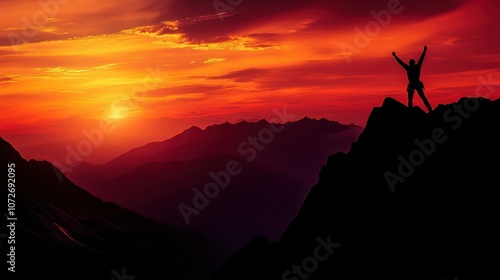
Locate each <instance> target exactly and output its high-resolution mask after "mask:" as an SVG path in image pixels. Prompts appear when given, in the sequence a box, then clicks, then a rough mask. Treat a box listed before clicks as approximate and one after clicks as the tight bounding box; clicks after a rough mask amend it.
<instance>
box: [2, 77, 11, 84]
mask: <svg viewBox="0 0 500 280" xmlns="http://www.w3.org/2000/svg"><path fill="white" fill-rule="evenodd" d="M12 81H14V79H12V78H11V77H0V83H6V82H12Z"/></svg>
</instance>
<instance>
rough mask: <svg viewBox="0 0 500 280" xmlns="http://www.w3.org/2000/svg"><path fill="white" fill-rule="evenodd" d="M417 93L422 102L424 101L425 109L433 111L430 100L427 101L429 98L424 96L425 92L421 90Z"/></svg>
mask: <svg viewBox="0 0 500 280" xmlns="http://www.w3.org/2000/svg"><path fill="white" fill-rule="evenodd" d="M417 92H418V96H420V98H422V101H424V104H425V107H427V110H429V112H430V111H432V107H431V104H430V103H429V100H427V98H426V97H425V95H424V91H423V90H422V89H421V88H419V89H417Z"/></svg>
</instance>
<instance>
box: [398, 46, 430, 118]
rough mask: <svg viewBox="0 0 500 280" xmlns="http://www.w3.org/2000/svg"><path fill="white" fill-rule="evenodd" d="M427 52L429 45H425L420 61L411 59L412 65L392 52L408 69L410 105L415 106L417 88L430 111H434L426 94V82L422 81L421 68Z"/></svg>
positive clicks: (407, 89)
mask: <svg viewBox="0 0 500 280" xmlns="http://www.w3.org/2000/svg"><path fill="white" fill-rule="evenodd" d="M426 52H427V46H424V51H423V52H422V55H421V56H420V59H419V60H418V63H417V64H415V59H410V65H408V64H406V63H404V62H403V61H402V60H401V59H399V57H397V55H396V53H395V52H392V55H393V56H394V57H395V58H396V60H397V61H398V63H399V64H401V66H403V68H404V69H405V70H406V74H407V75H408V81H409V83H408V87H407V88H406V91H407V92H408V107H410V108H412V107H413V94H414V93H415V90H417V93H418V96H420V98H422V101H424V104H425V106H426V107H427V109H428V110H429V111H432V107H431V104H429V101H428V100H427V98H426V97H425V95H424V83H423V82H422V81H420V68H422V62H423V61H424V58H425V53H426Z"/></svg>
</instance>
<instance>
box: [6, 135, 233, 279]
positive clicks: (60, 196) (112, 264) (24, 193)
mask: <svg viewBox="0 0 500 280" xmlns="http://www.w3.org/2000/svg"><path fill="white" fill-rule="evenodd" d="M0 162H1V166H2V167H3V168H4V170H3V172H2V173H3V174H5V175H4V176H2V178H5V176H6V175H7V164H10V163H14V164H15V175H16V176H15V186H16V187H15V190H16V192H15V195H16V197H15V199H16V205H15V210H16V211H15V215H16V217H17V218H18V220H17V221H16V277H18V279H86V280H87V279H106V280H109V279H113V278H116V275H115V274H113V271H114V273H116V274H117V275H120V276H121V277H122V276H125V275H129V276H130V275H131V276H137V279H139V278H140V279H196V280H198V279H207V278H208V276H209V275H210V273H211V271H213V270H214V269H215V268H216V267H217V265H220V261H221V260H222V259H221V258H222V256H223V255H222V254H221V253H220V250H219V249H218V248H217V247H216V246H215V245H214V242H213V241H211V240H210V239H208V238H207V237H205V236H203V235H201V234H199V233H196V232H194V231H189V230H178V229H174V228H172V227H170V226H167V225H163V224H159V223H156V222H153V221H151V220H148V219H145V218H143V217H141V216H139V215H137V214H135V213H133V212H131V211H129V210H126V209H123V208H121V207H119V206H117V205H116V204H113V203H104V202H102V201H101V200H100V199H98V198H96V197H94V196H92V195H90V194H89V193H88V192H86V191H84V190H83V189H80V188H79V187H77V186H76V185H74V184H73V183H72V182H71V181H69V180H68V179H66V178H65V179H64V180H63V182H62V183H61V182H60V181H59V180H58V177H57V173H56V172H55V170H54V166H52V165H51V164H50V163H48V162H42V161H35V160H30V161H26V160H24V159H23V158H22V157H21V156H20V154H19V153H18V152H17V151H16V150H15V149H14V148H13V147H12V146H11V145H10V144H9V143H7V142H6V141H4V140H3V139H2V138H0ZM2 181H3V182H5V183H4V184H5V185H4V186H7V179H6V178H5V180H2ZM6 192H7V188H6V187H5V188H4V191H3V192H2V193H3V194H4V195H5V196H4V197H7V194H6ZM4 205H5V204H4ZM5 211H6V207H4V215H3V216H4V217H7V212H5ZM3 231H4V230H2V232H3ZM10 246H11V245H10V244H8V243H7V242H1V243H0V251H1V254H2V255H3V256H5V255H6V254H8V253H9V252H10V251H8V250H10ZM123 268H124V269H125V270H124V272H125V274H122V273H123V271H122V269H123ZM4 269H6V267H5V263H4ZM12 275H13V274H12ZM12 275H11V276H12ZM2 279H3V278H2ZM9 279H13V278H9ZM123 279H131V278H128V277H127V278H123Z"/></svg>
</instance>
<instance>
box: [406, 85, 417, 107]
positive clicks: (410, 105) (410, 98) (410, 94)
mask: <svg viewBox="0 0 500 280" xmlns="http://www.w3.org/2000/svg"><path fill="white" fill-rule="evenodd" d="M407 91H408V108H413V94H414V93H415V90H411V89H408V90H407Z"/></svg>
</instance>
